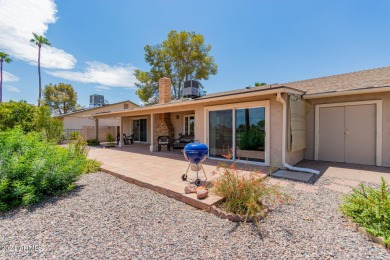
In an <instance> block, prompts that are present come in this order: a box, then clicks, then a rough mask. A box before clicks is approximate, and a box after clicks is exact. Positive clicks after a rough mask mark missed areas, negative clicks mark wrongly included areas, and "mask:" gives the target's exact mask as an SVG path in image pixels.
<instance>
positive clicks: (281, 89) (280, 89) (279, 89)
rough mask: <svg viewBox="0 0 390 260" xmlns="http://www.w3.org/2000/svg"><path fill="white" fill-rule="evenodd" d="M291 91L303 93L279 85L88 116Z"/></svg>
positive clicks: (117, 113)
mask: <svg viewBox="0 0 390 260" xmlns="http://www.w3.org/2000/svg"><path fill="white" fill-rule="evenodd" d="M278 92H281V93H291V94H297V95H303V94H304V93H305V92H304V91H302V90H298V89H294V88H291V87H286V86H280V87H275V88H269V89H256V90H252V91H250V90H248V91H246V92H243V93H227V94H225V95H221V96H213V97H210V98H205V97H203V98H200V99H194V100H191V101H186V102H177V103H168V104H160V105H157V106H156V105H155V106H148V107H142V108H141V107H140V108H133V109H132V110H130V111H129V110H118V111H114V112H111V113H105V114H91V115H90V116H93V117H94V118H105V117H117V116H123V115H124V114H131V113H132V112H138V111H145V113H146V114H150V113H154V112H156V111H158V110H159V109H160V108H162V107H163V108H167V107H177V106H187V105H194V104H202V103H208V102H210V101H220V100H226V99H229V98H231V97H232V96H234V98H245V97H247V96H248V97H252V96H253V95H256V94H257V95H259V96H264V95H270V94H275V93H278Z"/></svg>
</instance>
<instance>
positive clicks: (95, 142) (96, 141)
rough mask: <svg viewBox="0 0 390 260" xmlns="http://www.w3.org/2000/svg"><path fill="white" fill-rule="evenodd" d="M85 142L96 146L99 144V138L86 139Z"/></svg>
mask: <svg viewBox="0 0 390 260" xmlns="http://www.w3.org/2000/svg"><path fill="white" fill-rule="evenodd" d="M87 144H88V145H90V146H97V145H99V144H100V142H99V140H96V139H88V140H87Z"/></svg>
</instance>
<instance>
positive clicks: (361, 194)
mask: <svg viewBox="0 0 390 260" xmlns="http://www.w3.org/2000/svg"><path fill="white" fill-rule="evenodd" d="M341 211H342V212H343V213H344V214H345V215H346V216H348V217H350V218H351V219H352V220H353V221H354V222H356V223H359V224H360V225H362V226H363V227H364V228H365V229H366V230H367V231H368V232H369V233H371V234H372V235H374V236H380V237H383V238H384V239H385V243H386V244H390V187H389V185H388V184H387V183H386V182H385V180H384V179H383V178H382V181H381V184H380V187H379V188H377V189H375V188H373V187H369V186H366V185H364V184H360V186H359V187H358V188H356V189H353V192H352V194H350V195H348V196H346V197H345V199H344V202H343V204H342V205H341Z"/></svg>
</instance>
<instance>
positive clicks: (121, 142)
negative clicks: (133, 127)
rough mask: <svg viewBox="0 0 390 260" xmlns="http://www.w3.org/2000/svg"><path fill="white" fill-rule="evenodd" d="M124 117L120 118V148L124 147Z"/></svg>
mask: <svg viewBox="0 0 390 260" xmlns="http://www.w3.org/2000/svg"><path fill="white" fill-rule="evenodd" d="M122 118H123V117H120V121H119V147H122V146H123V120H122Z"/></svg>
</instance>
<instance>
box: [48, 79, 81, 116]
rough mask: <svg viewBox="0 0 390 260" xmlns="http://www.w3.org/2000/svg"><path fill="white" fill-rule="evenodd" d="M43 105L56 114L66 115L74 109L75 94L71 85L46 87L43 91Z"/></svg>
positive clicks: (75, 102)
mask: <svg viewBox="0 0 390 260" xmlns="http://www.w3.org/2000/svg"><path fill="white" fill-rule="evenodd" d="M43 96H44V99H45V104H46V105H47V106H49V107H50V108H51V110H52V112H54V113H56V114H60V115H62V114H66V113H68V112H70V111H72V110H74V109H75V108H76V104H77V93H76V91H74V89H73V87H72V85H71V84H65V83H58V84H54V85H52V84H49V85H46V86H45V88H44V89H43Z"/></svg>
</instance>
